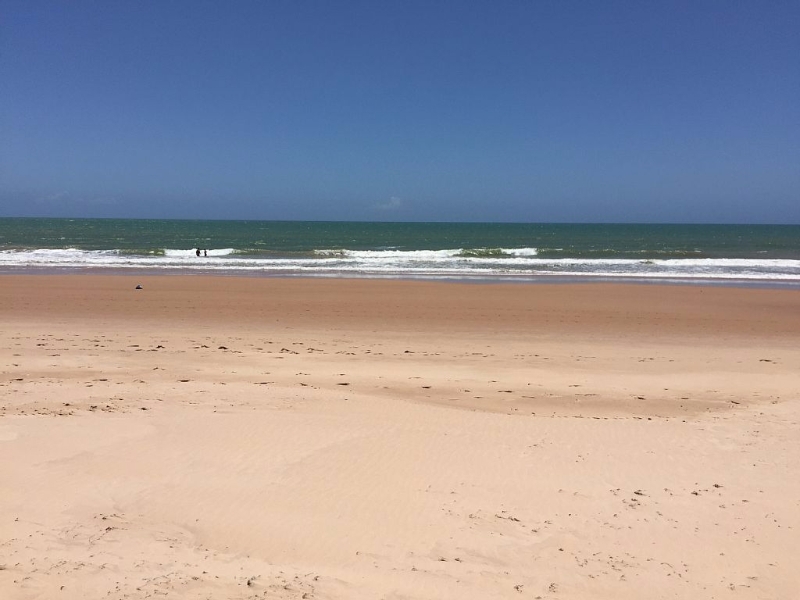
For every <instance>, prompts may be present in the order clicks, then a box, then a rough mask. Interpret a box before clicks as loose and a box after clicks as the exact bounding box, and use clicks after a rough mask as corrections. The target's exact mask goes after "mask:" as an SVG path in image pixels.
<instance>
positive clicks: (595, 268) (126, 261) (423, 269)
mask: <svg viewBox="0 0 800 600" xmlns="http://www.w3.org/2000/svg"><path fill="white" fill-rule="evenodd" d="M502 252H504V253H505V255H504V256H492V255H491V254H489V255H486V256H480V255H479V256H464V255H463V254H462V250H460V249H448V250H412V251H403V250H394V249H385V250H358V251H357V250H336V249H330V250H320V251H317V252H315V256H312V257H308V256H306V257H302V258H301V257H297V256H294V257H289V258H287V257H275V256H265V255H259V256H253V255H248V254H238V253H237V252H236V251H235V250H234V249H232V248H219V249H209V251H208V254H209V259H208V260H204V258H205V257H203V256H201V257H200V258H199V259H198V257H197V256H195V249H193V248H192V249H166V250H165V251H164V254H163V255H158V254H151V255H141V254H138V255H137V254H126V253H125V252H123V251H120V250H79V249H76V248H61V249H34V250H2V251H0V269H2V268H7V269H8V268H12V269H19V268H22V269H24V268H48V267H50V268H56V269H59V268H88V269H91V268H111V269H124V270H128V269H137V268H139V269H153V270H186V271H201V270H202V271H220V272H224V271H230V272H252V273H259V272H261V273H265V274H268V273H303V274H325V275H332V276H335V275H336V274H337V273H338V274H341V275H358V276H369V275H371V274H372V275H376V276H395V277H403V276H426V277H434V278H435V277H451V276H458V275H464V276H488V277H500V278H503V277H509V278H520V277H525V276H534V277H536V276H541V275H554V276H577V277H618V278H621V277H625V278H628V277H639V278H648V279H650V278H653V279H657V278H662V279H679V278H683V279H724V280H733V279H743V280H750V279H765V280H782V281H797V282H800V260H793V259H729V258H714V259H698V258H670V259H652V260H642V259H630V258H626V259H623V258H594V259H591V258H541V257H539V256H538V255H537V254H536V249H535V248H522V249H520V248H516V249H513V248H512V249H502ZM212 258H213V260H211V259H212Z"/></svg>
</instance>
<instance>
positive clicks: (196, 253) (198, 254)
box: [194, 248, 200, 256]
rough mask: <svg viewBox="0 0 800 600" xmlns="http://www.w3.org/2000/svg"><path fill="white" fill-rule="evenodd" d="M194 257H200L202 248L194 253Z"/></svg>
mask: <svg viewBox="0 0 800 600" xmlns="http://www.w3.org/2000/svg"><path fill="white" fill-rule="evenodd" d="M194 255H195V256H200V248H198V249H197V250H195V252H194Z"/></svg>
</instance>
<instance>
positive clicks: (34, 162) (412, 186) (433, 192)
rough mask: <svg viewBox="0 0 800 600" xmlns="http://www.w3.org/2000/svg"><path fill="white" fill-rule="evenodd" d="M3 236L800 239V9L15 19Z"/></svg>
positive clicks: (286, 10) (75, 9)
mask: <svg viewBox="0 0 800 600" xmlns="http://www.w3.org/2000/svg"><path fill="white" fill-rule="evenodd" d="M0 216H86V217H95V216H97V217H153V218H173V217H174V218H213V219H216V218H223V219H225V218H229V219H308V220H392V221H418V220H423V221H427V220H432V221H532V222H553V221H567V222H593V221H596V222H609V221H612V222H629V221H630V222H719V223H731V222H753V223H800V2H798V1H797V0H792V1H780V0H775V1H772V0H756V1H733V0H721V1H719V2H704V1H702V0H691V1H685V2H684V1H662V2H649V1H641V0H639V1H636V0H632V1H630V2H616V1H612V0H605V1H602V2H591V1H589V0H585V1H581V2H571V1H564V0H551V1H544V0H543V1H533V0H518V1H504V0H492V1H483V0H462V1H458V2H456V1H436V0H422V1H414V0H403V1H392V0H367V1H363V2H360V1H356V0H340V1H323V0H319V1H305V0H286V1H282V0H264V1H245V0H237V1H218V2H204V1H200V0H186V1H167V0H154V1H147V0H142V1H113V0H102V1H97V2H89V1H81V0H63V1H61V2H45V1H38V0H24V1H10V0H0Z"/></svg>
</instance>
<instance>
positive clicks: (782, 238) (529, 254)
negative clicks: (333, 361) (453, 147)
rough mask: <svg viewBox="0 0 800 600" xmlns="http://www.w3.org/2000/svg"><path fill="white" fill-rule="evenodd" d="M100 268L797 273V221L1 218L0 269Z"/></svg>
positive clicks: (550, 274)
mask: <svg viewBox="0 0 800 600" xmlns="http://www.w3.org/2000/svg"><path fill="white" fill-rule="evenodd" d="M198 248H199V249H201V250H205V251H207V254H208V256H204V255H203V253H201V256H200V257H197V256H196V249H198ZM98 269H102V270H109V269H111V270H119V271H130V270H146V271H163V272H186V273H192V272H202V273H209V272H220V273H225V274H235V273H242V274H253V275H284V276H285V275H305V276H328V277H331V276H334V277H335V276H339V277H412V278H413V277H421V278H433V279H450V278H455V279H470V278H479V279H501V280H508V279H510V280H538V279H542V278H545V279H552V278H561V279H564V278H579V279H595V278H636V279H647V280H658V279H667V280H672V281H676V280H685V281H711V282H737V281H738V282H748V281H749V282H759V281H761V282H773V283H782V284H785V285H795V284H797V285H800V226H797V225H609V224H596V225H593V224H504V223H363V222H355V223H347V222H281V221H178V220H128V219H14V218H11V219H9V218H6V219H0V272H6V273H9V272H35V271H46V272H54V271H67V272H74V271H80V272H83V271H92V270H98Z"/></svg>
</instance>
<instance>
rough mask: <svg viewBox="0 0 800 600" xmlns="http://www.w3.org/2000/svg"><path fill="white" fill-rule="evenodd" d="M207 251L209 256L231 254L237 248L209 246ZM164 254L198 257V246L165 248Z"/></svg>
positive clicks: (201, 251) (201, 250)
mask: <svg viewBox="0 0 800 600" xmlns="http://www.w3.org/2000/svg"><path fill="white" fill-rule="evenodd" d="M203 251H204V250H203V249H202V248H201V249H200V254H201V255H202V254H203ZM206 252H208V255H209V256H229V255H231V254H235V253H236V250H235V249H234V248H209V249H208V250H206ZM164 256H169V257H188V258H197V248H189V249H188V250H182V249H175V248H165V249H164Z"/></svg>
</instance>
